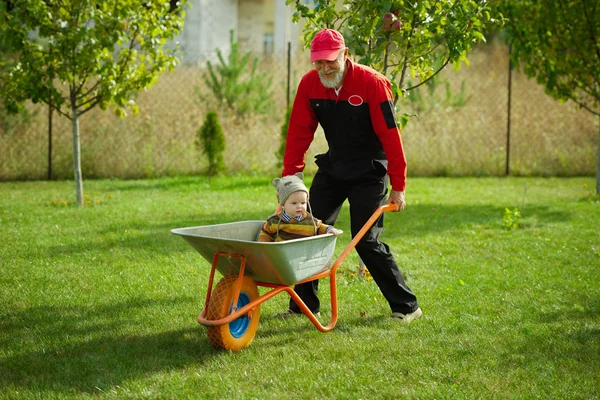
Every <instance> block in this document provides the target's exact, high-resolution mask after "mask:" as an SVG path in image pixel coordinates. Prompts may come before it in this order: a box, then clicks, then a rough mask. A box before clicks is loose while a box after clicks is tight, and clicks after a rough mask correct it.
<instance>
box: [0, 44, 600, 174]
mask: <svg viewBox="0 0 600 400" xmlns="http://www.w3.org/2000/svg"><path fill="white" fill-rule="evenodd" d="M350 50H351V49H350ZM288 59H289V61H288ZM469 59H470V66H464V65H463V66H462V67H461V69H460V70H458V71H452V70H447V71H444V72H443V73H442V74H440V75H441V76H440V78H439V79H437V80H435V82H434V83H433V84H431V85H427V86H425V87H421V89H420V91H419V92H418V93H412V94H411V96H409V97H407V98H406V99H405V100H404V102H403V103H402V104H399V112H400V113H404V112H406V113H409V114H411V115H413V117H412V118H411V120H410V122H409V123H408V125H407V127H406V128H405V129H404V130H403V132H402V138H403V142H404V146H405V151H406V155H407V159H408V165H409V175H410V176H433V175H442V176H502V175H505V174H506V172H507V171H508V172H509V173H510V174H512V175H542V176H550V175H552V176H556V175H559V176H560V175H571V176H572V175H593V174H594V173H595V166H596V157H597V151H598V150H597V148H598V140H599V139H600V138H599V119H598V118H597V117H595V116H593V115H592V114H591V113H589V112H586V111H584V110H579V109H577V107H575V106H574V105H573V104H569V103H566V104H561V103H560V102H558V101H555V100H553V99H551V98H550V97H549V96H547V95H546V94H545V93H544V91H543V88H542V87H541V86H539V85H538V84H537V83H536V82H535V81H533V80H528V79H527V78H526V77H525V76H523V75H522V74H519V73H517V72H515V71H513V72H512V84H511V91H510V92H509V85H508V82H509V63H508V49H507V48H506V46H505V45H503V44H501V43H499V42H493V43H491V44H488V45H484V46H480V47H478V48H477V49H476V50H475V51H474V52H473V53H471V55H470V57H469ZM288 63H289V64H288ZM309 68H311V66H310V64H309V63H308V54H307V53H306V52H304V53H302V52H298V53H296V54H293V55H291V57H289V58H288V57H287V55H285V54H279V55H278V54H272V55H270V56H268V57H266V56H265V57H263V58H262V59H261V63H260V69H261V71H263V72H267V73H268V74H269V76H271V77H272V79H273V85H272V89H273V93H272V94H273V97H274V104H275V106H273V107H272V109H271V110H270V111H269V112H268V113H266V114H260V115H259V114H255V115H251V116H247V117H240V116H238V115H236V113H234V112H232V111H231V110H228V109H227V108H226V107H223V106H218V105H217V102H216V101H213V102H207V101H206V99H207V98H210V90H209V89H208V87H207V86H206V84H205V83H204V82H203V79H202V77H203V75H204V74H205V73H206V70H205V69H204V68H202V67H200V66H196V65H194V66H192V65H182V66H180V67H178V68H177V69H176V70H175V71H173V72H170V73H167V74H164V75H162V76H160V78H159V80H158V82H157V83H156V84H155V85H154V86H152V87H151V89H149V90H148V91H145V92H142V93H140V94H139V95H138V97H137V99H136V102H137V103H138V105H139V107H140V113H139V115H137V116H135V117H133V116H130V117H126V118H119V117H117V116H115V115H114V114H113V113H111V112H109V111H104V112H103V111H101V110H100V109H95V110H92V111H90V112H89V113H87V114H85V115H84V116H83V118H82V119H81V121H80V126H81V152H82V170H83V176H84V178H143V177H155V176H164V175H195V174H202V173H204V171H205V170H206V168H207V160H206V156H205V155H204V154H203V153H202V151H201V149H200V148H199V147H198V146H197V145H196V139H197V131H198V129H199V128H200V127H201V125H202V123H203V121H204V118H205V116H206V113H207V112H208V111H211V110H214V111H216V112H217V114H218V116H219V121H220V123H221V125H222V127H223V130H224V133H225V137H226V150H225V154H224V159H225V164H226V167H227V169H228V171H229V172H232V173H266V174H278V173H279V172H280V167H279V163H280V162H281V160H280V158H279V156H278V155H277V154H276V153H277V150H278V148H279V145H280V142H281V126H282V124H283V123H284V117H285V111H286V105H287V102H288V94H289V92H290V91H291V94H292V95H291V99H293V93H294V91H295V87H296V85H297V84H298V82H299V80H300V78H301V76H302V75H303V74H304V73H305V72H306V71H307V70H308V69H309ZM288 69H289V73H288ZM288 81H289V86H288ZM509 93H510V97H511V108H510V119H509V117H508V116H509V109H508V99H509ZM202 99H204V100H202ZM50 127H51V129H49V128H50ZM326 148H327V145H326V142H325V140H324V137H323V134H322V132H320V129H319V130H318V131H317V134H316V135H315V141H314V142H313V144H312V146H311V148H310V150H309V154H308V155H307V171H306V172H307V173H308V174H310V173H313V172H314V171H315V168H316V167H315V165H314V162H313V156H314V155H315V154H318V153H320V152H323V151H325V150H326ZM72 160H73V151H72V130H71V123H70V121H69V120H68V119H66V118H64V117H61V116H58V115H56V114H55V115H53V116H51V118H50V115H49V109H48V107H47V106H45V105H33V104H29V105H28V107H27V112H26V113H22V114H19V115H6V114H4V113H2V114H0V180H4V181H7V180H21V179H28V180H29V179H38V180H43V179H48V178H49V177H51V178H52V179H71V178H72V176H73V166H72Z"/></svg>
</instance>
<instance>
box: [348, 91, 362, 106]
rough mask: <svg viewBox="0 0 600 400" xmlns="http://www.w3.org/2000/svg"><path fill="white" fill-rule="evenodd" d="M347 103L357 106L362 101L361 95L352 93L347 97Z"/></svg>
mask: <svg viewBox="0 0 600 400" xmlns="http://www.w3.org/2000/svg"><path fill="white" fill-rule="evenodd" d="M348 103H350V104H351V105H353V106H356V107H358V106H360V105H361V104H362V103H364V102H363V99H362V97H360V96H358V95H356V94H353V95H352V96H350V97H348Z"/></svg>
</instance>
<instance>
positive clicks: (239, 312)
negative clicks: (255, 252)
mask: <svg viewBox="0 0 600 400" xmlns="http://www.w3.org/2000/svg"><path fill="white" fill-rule="evenodd" d="M397 210H398V206H397V205H396V204H386V205H383V206H380V207H379V208H377V210H375V212H374V213H373V215H372V216H371V217H370V218H369V220H368V221H367V222H366V223H365V224H364V225H363V227H362V228H361V229H360V231H359V232H358V233H357V234H356V236H354V238H352V240H351V241H350V243H349V244H348V245H347V246H346V247H345V248H344V250H343V251H342V253H341V254H340V255H339V256H338V257H337V259H336V260H335V261H334V262H333V264H332V265H331V267H330V268H329V269H328V270H325V271H322V272H320V273H317V274H315V275H313V276H311V277H309V278H307V279H304V280H302V281H300V282H297V283H295V284H294V285H297V284H301V283H307V282H311V281H314V280H317V279H321V278H326V277H329V290H330V293H331V319H330V321H329V323H328V324H327V325H323V324H321V322H320V321H319V320H318V319H317V317H316V316H315V314H314V313H313V312H312V311H310V310H309V308H308V307H307V306H306V304H304V301H302V299H301V298H300V296H298V294H296V292H294V289H293V287H292V286H290V285H281V284H274V283H267V282H259V281H254V282H255V284H256V285H257V286H260V287H267V288H271V290H269V291H268V292H266V293H264V294H263V295H261V296H259V297H258V298H256V299H254V300H252V301H250V302H248V303H247V304H245V305H244V306H242V307H240V308H237V307H235V306H233V307H232V308H231V313H230V314H229V315H227V316H226V317H224V318H219V319H207V309H208V306H209V304H210V300H211V293H212V290H213V283H214V278H215V270H216V266H217V263H218V260H219V258H220V257H234V258H240V259H241V265H240V271H239V275H238V278H237V281H236V288H235V291H234V294H233V301H232V303H231V304H233V305H236V304H238V299H239V296H240V292H241V288H242V282H243V279H244V270H245V266H246V258H245V257H244V256H243V255H240V254H234V253H226V252H217V253H215V255H214V257H213V262H212V267H211V271H210V277H209V281H208V290H207V292H206V299H205V301H204V309H203V310H202V311H201V312H200V315H198V323H200V324H201V325H203V326H208V327H214V326H221V325H225V324H229V323H231V322H232V321H234V320H236V319H238V318H240V317H241V316H244V315H248V317H249V318H251V317H252V312H253V310H255V309H256V308H257V307H258V306H259V305H260V304H262V303H264V302H265V301H267V300H269V299H270V298H272V297H274V296H276V295H277V294H279V293H281V292H287V293H288V294H289V295H290V297H291V298H292V299H293V300H294V302H295V303H296V304H297V305H298V307H299V308H300V310H302V312H303V313H304V315H306V316H307V317H308V319H309V320H310V322H311V323H312V324H313V325H314V326H315V327H316V328H317V329H318V330H319V331H321V332H329V331H330V330H332V329H333V328H334V327H335V325H336V323H337V319H338V304H337V285H336V272H337V270H338V268H339V267H340V265H341V264H342V262H343V261H344V260H345V259H346V257H347V256H348V255H349V254H350V252H351V251H352V250H353V249H354V248H355V247H356V245H357V243H358V242H359V241H360V240H361V239H362V238H363V236H364V235H365V234H366V233H367V231H368V230H369V229H371V226H372V225H373V224H374V223H375V221H377V220H378V219H379V217H380V216H381V215H382V214H383V213H384V212H388V211H397Z"/></svg>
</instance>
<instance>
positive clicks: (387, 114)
mask: <svg viewBox="0 0 600 400" xmlns="http://www.w3.org/2000/svg"><path fill="white" fill-rule="evenodd" d="M379 107H381V112H382V113H383V119H385V124H386V125H387V127H388V129H393V128H396V127H397V126H398V125H396V113H395V112H394V103H392V101H391V100H388V101H384V102H383V103H381V104H379Z"/></svg>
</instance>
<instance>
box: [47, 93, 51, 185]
mask: <svg viewBox="0 0 600 400" xmlns="http://www.w3.org/2000/svg"><path fill="white" fill-rule="evenodd" d="M48 180H49V181H51V180H52V104H48Z"/></svg>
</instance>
